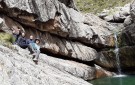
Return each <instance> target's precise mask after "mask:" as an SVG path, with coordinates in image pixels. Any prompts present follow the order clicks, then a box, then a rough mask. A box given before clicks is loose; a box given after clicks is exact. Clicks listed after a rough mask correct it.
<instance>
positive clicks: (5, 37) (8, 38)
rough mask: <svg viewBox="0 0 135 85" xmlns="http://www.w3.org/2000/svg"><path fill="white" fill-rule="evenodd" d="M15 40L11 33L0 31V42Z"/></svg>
mask: <svg viewBox="0 0 135 85" xmlns="http://www.w3.org/2000/svg"><path fill="white" fill-rule="evenodd" d="M14 41H15V39H14V38H13V36H12V35H11V34H7V33H0V44H2V45H3V44H12V43H13V42H14Z"/></svg>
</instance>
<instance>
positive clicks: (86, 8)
mask: <svg viewBox="0 0 135 85" xmlns="http://www.w3.org/2000/svg"><path fill="white" fill-rule="evenodd" d="M75 1H76V5H77V7H78V8H79V10H80V11H82V12H84V13H88V12H91V13H94V14H97V13H100V12H101V11H103V9H111V8H114V7H117V6H124V5H125V4H127V3H129V2H131V1H132V0H75Z"/></svg>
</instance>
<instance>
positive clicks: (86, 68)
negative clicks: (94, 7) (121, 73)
mask: <svg viewBox="0 0 135 85" xmlns="http://www.w3.org/2000/svg"><path fill="white" fill-rule="evenodd" d="M125 8H126V9H127V10H121V8H120V10H119V11H118V12H115V13H114V14H112V15H109V14H106V15H105V16H102V19H101V16H100V18H99V17H98V16H96V15H93V14H91V13H87V14H82V13H80V12H79V11H78V10H77V8H76V6H75V4H74V1H73V0H21V1H20V0H0V13H1V14H0V31H2V32H5V33H9V34H12V30H13V29H18V28H21V29H22V30H23V31H24V32H26V37H27V38H29V36H30V35H33V36H34V37H35V38H36V37H38V38H40V39H41V44H40V46H41V52H42V53H43V54H41V55H40V60H39V65H38V66H36V65H35V64H34V63H33V62H32V61H31V56H30V55H29V52H28V51H27V49H21V48H19V47H16V46H15V49H10V48H7V47H3V46H0V49H1V50H0V51H1V53H0V55H3V56H5V57H3V56H0V57H1V60H2V62H3V63H1V69H2V70H1V73H2V74H3V76H2V77H1V79H4V81H8V82H2V83H3V84H4V83H6V84H7V85H8V84H9V85H10V84H12V83H13V85H18V84H21V85H25V83H26V85H27V84H31V85H35V83H36V85H44V84H49V85H56V84H58V85H65V84H67V85H90V83H88V82H86V81H84V80H92V79H95V78H100V77H104V76H113V75H114V74H113V73H112V72H108V71H106V70H104V69H103V68H102V67H104V68H106V69H108V70H110V69H116V68H117V66H116V58H115V54H114V51H113V50H114V48H115V39H114V36H113V35H114V32H119V35H118V36H119V44H120V45H119V46H120V47H121V48H120V54H121V55H120V59H121V62H122V59H123V60H126V61H123V62H122V65H123V66H122V67H123V68H130V67H133V66H134V65H135V64H134V63H131V62H130V61H133V60H134V58H133V56H134V52H133V49H134V48H131V49H130V48H129V47H125V46H124V45H123V43H125V41H123V38H124V37H123V36H122V37H121V35H123V33H124V32H125V31H126V29H128V27H127V26H129V25H130V24H131V23H127V22H128V20H130V19H129V17H132V18H133V17H134V13H133V12H132V11H131V10H130V12H129V8H130V7H129V5H127V6H126V7H124V8H123V9H125ZM101 15H102V14H101ZM130 15H131V16H130ZM103 19H104V20H103ZM112 22H113V23H112ZM124 26H125V27H124ZM118 28H119V29H118ZM121 30H122V31H121ZM130 30H131V29H130ZM132 32H133V31H132ZM129 34H131V32H130V33H129ZM131 37H133V38H134V32H133V34H132V36H130V38H129V39H132V38H131ZM121 42H122V43H121ZM130 43H132V46H134V41H131V42H130ZM126 44H127V43H126ZM127 46H131V45H129V44H127ZM13 48H14V47H13ZM126 49H128V50H126ZM126 51H127V52H131V54H127V55H124V53H125V52H126ZM126 56H129V57H128V58H127V57H126ZM8 62H9V63H8ZM96 64H97V65H99V66H101V67H99V66H97V65H96ZM29 68H31V69H29ZM5 71H6V72H5ZM21 73H23V74H22V75H21ZM4 77H6V80H5V78H4ZM14 77H15V79H18V80H14V79H13V78H14ZM32 81H34V82H32ZM52 81H53V82H52ZM55 83H56V84H55Z"/></svg>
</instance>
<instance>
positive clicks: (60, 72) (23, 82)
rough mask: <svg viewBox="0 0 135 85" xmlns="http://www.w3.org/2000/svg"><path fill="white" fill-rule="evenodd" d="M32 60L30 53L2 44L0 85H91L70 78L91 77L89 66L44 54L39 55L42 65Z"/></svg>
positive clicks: (78, 79) (0, 50) (0, 52)
mask: <svg viewBox="0 0 135 85" xmlns="http://www.w3.org/2000/svg"><path fill="white" fill-rule="evenodd" d="M31 58H32V56H31V55H29V51H27V50H23V49H21V48H19V47H14V49H9V48H7V47H4V46H1V45H0V74H1V76H0V85H11V84H12V85H18V84H19V85H28V84H30V85H56V84H57V85H91V84H90V83H88V82H86V81H84V80H82V79H80V78H77V77H74V76H72V75H71V74H73V75H76V74H77V75H78V77H82V75H83V77H85V78H92V77H91V73H90V70H89V69H91V67H89V66H86V65H83V64H78V63H76V62H72V61H66V60H61V59H56V58H53V57H50V56H47V55H44V54H41V56H40V60H39V61H40V63H39V65H35V64H34V63H33V61H32V59H31ZM48 60H49V61H48ZM56 67H59V69H57V68H56ZM79 67H80V69H78V68H79ZM66 71H69V73H68V72H66ZM78 72H79V74H78ZM91 72H92V73H93V71H91ZM70 73H71V74H70ZM89 73H90V74H89ZM77 75H76V76H77Z"/></svg>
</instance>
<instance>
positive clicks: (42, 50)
mask: <svg viewBox="0 0 135 85" xmlns="http://www.w3.org/2000/svg"><path fill="white" fill-rule="evenodd" d="M41 53H43V54H46V55H48V56H52V57H55V58H59V59H64V60H70V61H75V62H79V63H83V64H86V65H88V66H92V67H94V62H93V61H82V60H79V59H76V58H72V57H68V56H64V55H61V54H54V53H52V52H50V51H49V50H48V49H45V48H41Z"/></svg>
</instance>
